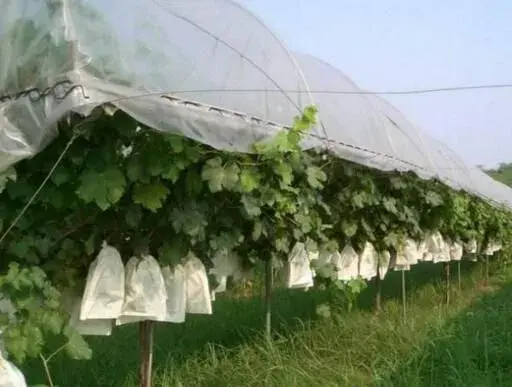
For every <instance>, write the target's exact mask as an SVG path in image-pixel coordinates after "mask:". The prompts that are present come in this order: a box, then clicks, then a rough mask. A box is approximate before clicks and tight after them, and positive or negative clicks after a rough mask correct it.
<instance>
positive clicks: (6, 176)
mask: <svg viewBox="0 0 512 387" xmlns="http://www.w3.org/2000/svg"><path fill="white" fill-rule="evenodd" d="M16 178H17V175H16V170H15V169H14V167H12V166H11V167H9V168H7V169H6V170H5V171H3V172H0V193H2V192H3V191H4V189H5V186H6V184H7V182H8V181H13V182H15V181H16Z"/></svg>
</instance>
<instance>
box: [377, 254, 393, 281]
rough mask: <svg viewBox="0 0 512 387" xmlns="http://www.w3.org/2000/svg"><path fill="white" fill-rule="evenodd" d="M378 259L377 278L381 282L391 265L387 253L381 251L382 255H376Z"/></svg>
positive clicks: (389, 256)
mask: <svg viewBox="0 0 512 387" xmlns="http://www.w3.org/2000/svg"><path fill="white" fill-rule="evenodd" d="M378 258H379V270H378V271H379V278H380V279H381V280H382V279H384V277H386V274H387V272H388V270H389V264H390V263H391V254H390V253H389V251H383V252H382V253H378Z"/></svg>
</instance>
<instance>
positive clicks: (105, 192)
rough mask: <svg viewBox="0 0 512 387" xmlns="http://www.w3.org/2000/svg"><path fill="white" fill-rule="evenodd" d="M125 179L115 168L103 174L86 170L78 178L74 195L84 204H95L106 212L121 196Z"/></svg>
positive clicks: (110, 168)
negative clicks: (78, 184)
mask: <svg viewBox="0 0 512 387" xmlns="http://www.w3.org/2000/svg"><path fill="white" fill-rule="evenodd" d="M125 188H126V179H125V177H124V175H123V173H122V172H121V171H120V170H119V169H118V168H117V167H115V166H111V167H109V168H108V169H106V170H105V171H103V172H100V173H98V172H94V171H92V170H90V169H88V170H86V171H85V172H84V173H83V174H82V176H80V186H79V187H78V189H77V191H76V194H77V196H78V197H79V198H80V199H82V200H83V201H84V202H85V203H95V204H96V205H97V206H98V207H99V208H100V209H102V210H106V209H108V208H110V207H111V206H112V205H114V204H116V203H117V202H118V201H119V200H120V199H121V197H122V196H123V194H124V192H125Z"/></svg>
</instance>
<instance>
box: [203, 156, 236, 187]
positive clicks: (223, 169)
mask: <svg viewBox="0 0 512 387" xmlns="http://www.w3.org/2000/svg"><path fill="white" fill-rule="evenodd" d="M239 174H240V168H239V167H238V165H236V164H227V165H223V163H222V159H221V158H220V157H215V158H213V159H210V160H208V161H207V162H206V164H205V166H204V167H203V171H202V173H201V178H202V179H203V180H204V181H206V182H207V183H208V187H209V188H210V191H211V192H220V191H222V190H223V189H233V188H235V187H236V184H237V183H238V181H239Z"/></svg>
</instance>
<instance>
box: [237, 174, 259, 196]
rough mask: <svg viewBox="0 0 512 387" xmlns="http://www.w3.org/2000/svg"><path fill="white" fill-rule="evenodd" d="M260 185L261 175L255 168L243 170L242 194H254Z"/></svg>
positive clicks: (241, 177) (241, 179) (241, 176)
mask: <svg viewBox="0 0 512 387" xmlns="http://www.w3.org/2000/svg"><path fill="white" fill-rule="evenodd" d="M259 184H260V175H259V174H258V172H257V171H256V170H255V169H254V168H243V169H242V171H241V172H240V187H241V189H242V192H252V191H254V190H255V189H256V188H258V186H259Z"/></svg>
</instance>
